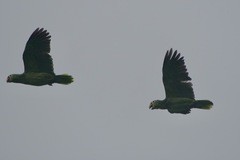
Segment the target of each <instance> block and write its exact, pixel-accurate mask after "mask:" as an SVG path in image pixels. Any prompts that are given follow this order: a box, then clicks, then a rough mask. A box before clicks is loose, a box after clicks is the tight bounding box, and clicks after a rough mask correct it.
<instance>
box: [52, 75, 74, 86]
mask: <svg viewBox="0 0 240 160" xmlns="http://www.w3.org/2000/svg"><path fill="white" fill-rule="evenodd" d="M72 82H73V77H72V76H70V75H68V74H61V75H56V76H55V83H59V84H65V85H67V84H70V83H72Z"/></svg>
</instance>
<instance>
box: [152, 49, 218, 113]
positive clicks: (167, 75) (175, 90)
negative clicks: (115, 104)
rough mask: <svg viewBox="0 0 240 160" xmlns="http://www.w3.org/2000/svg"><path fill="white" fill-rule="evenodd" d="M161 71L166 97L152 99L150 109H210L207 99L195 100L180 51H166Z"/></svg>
mask: <svg viewBox="0 0 240 160" xmlns="http://www.w3.org/2000/svg"><path fill="white" fill-rule="evenodd" d="M162 72H163V77H162V79H163V84H164V88H165V94H166V98H165V99H164V100H154V101H152V102H151V103H150V106H149V108H150V109H152V110H153V109H167V110H168V111H169V112H170V113H181V114H188V113H190V111H191V109H192V108H198V109H210V108H211V107H212V106H213V103H212V102H211V101H209V100H195V97H194V92H193V88H192V83H191V82H190V80H191V78H190V77H189V76H188V72H187V68H186V66H185V63H184V58H183V57H181V55H180V53H178V52H177V51H175V52H174V53H173V50H172V49H170V50H169V51H167V53H166V55H165V58H164V62H163V68H162Z"/></svg>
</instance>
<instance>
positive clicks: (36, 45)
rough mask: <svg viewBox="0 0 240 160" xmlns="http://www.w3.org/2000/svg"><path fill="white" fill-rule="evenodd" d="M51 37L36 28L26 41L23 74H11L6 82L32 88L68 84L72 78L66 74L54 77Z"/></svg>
mask: <svg viewBox="0 0 240 160" xmlns="http://www.w3.org/2000/svg"><path fill="white" fill-rule="evenodd" d="M50 38H51V36H50V35H49V33H48V32H47V30H44V29H43V28H41V29H39V28H37V29H36V30H35V31H34V32H33V33H32V35H31V36H30V38H29V39H28V41H27V44H26V46H25V50H24V52H23V62H24V73H22V74H11V75H9V76H8V77H7V82H13V83H22V84H27V85H33V86H43V85H52V84H53V83H59V84H70V83H72V82H73V77H72V76H70V75H67V74H62V75H55V73H54V70H53V61H52V57H51V56H50V55H49V52H50V41H51V39H50Z"/></svg>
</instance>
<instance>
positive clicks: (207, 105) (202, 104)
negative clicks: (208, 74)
mask: <svg viewBox="0 0 240 160" xmlns="http://www.w3.org/2000/svg"><path fill="white" fill-rule="evenodd" d="M212 106H213V103H212V102H211V101H209V100H197V101H196V102H194V107H193V108H200V109H211V108H212Z"/></svg>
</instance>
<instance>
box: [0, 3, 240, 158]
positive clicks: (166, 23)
mask: <svg viewBox="0 0 240 160" xmlns="http://www.w3.org/2000/svg"><path fill="white" fill-rule="evenodd" d="M239 7H240V1H237V0H201V1H193V0H192V1H190V0H181V1H180V0H165V1H164V0H159V1H157V0H121V1H120V0H119V1H116V0H79V1H73V0H69V1H57V0H42V1H32V0H22V1H17V0H15V1H14V0H13V1H11V0H1V1H0V24H1V30H0V35H1V36H0V51H1V59H0V74H1V75H0V77H1V81H0V88H1V90H0V97H1V99H0V159H1V160H16V159H17V160H67V159H68V160H71V159H72V160H77V159H84V160H95V159H99V160H113V159H114V160H123V159H124V160H147V159H164V160H172V159H184V160H193V159H194V160H203V159H215V160H226V159H237V157H240V152H239V151H240V150H239V149H240V137H239V135H240V127H239V121H240V106H239V102H238V100H239V95H240V87H239V81H240V74H239V58H240V56H239V50H240V44H239V42H240V39H239V37H240V29H239V28H240V19H239V15H240V10H239ZM37 27H44V28H45V29H47V30H48V31H49V32H50V34H51V36H52V41H51V53H50V54H51V55H52V57H53V62H54V69H55V73H57V74H61V73H68V74H70V75H73V76H74V79H75V81H74V83H72V84H71V85H68V86H64V85H59V84H54V85H53V86H43V87H34V86H27V85H22V84H12V83H11V84H10V83H6V78H7V76H8V75H9V74H12V73H22V72H23V61H22V53H23V50H24V47H25V44H26V42H27V40H28V38H29V36H30V35H31V33H32V32H33V31H34V30H35V29H36V28H37ZM170 48H173V49H177V50H178V51H179V52H180V53H182V55H183V56H184V57H185V62H186V66H187V68H188V71H189V74H190V77H191V78H192V79H193V80H192V83H193V88H194V92H195V96H196V99H209V100H211V101H213V103H214V106H213V108H212V109H211V110H209V111H205V110H197V109H195V110H192V112H191V114H189V115H181V114H170V113H168V112H167V111H166V110H154V111H152V110H149V109H148V106H149V103H150V102H151V101H152V100H155V99H164V98H165V92H164V88H163V84H162V71H161V69H162V63H163V59H164V55H165V53H166V51H167V50H168V49H170Z"/></svg>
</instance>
